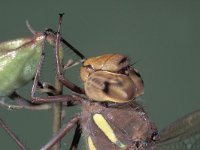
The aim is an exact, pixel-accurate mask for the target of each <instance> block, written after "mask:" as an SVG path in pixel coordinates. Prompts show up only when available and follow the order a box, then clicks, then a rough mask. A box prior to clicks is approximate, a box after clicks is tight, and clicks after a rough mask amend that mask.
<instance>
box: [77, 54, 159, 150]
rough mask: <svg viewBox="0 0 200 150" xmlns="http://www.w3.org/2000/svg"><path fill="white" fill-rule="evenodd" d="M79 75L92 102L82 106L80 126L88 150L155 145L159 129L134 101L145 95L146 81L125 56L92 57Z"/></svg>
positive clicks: (85, 63) (139, 147) (136, 147)
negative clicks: (144, 82) (144, 81)
mask: <svg viewBox="0 0 200 150" xmlns="http://www.w3.org/2000/svg"><path fill="white" fill-rule="evenodd" d="M80 75H81V79H82V81H83V82H84V89H85V92H86V95H87V96H88V97H89V98H90V99H91V100H92V101H93V102H91V101H84V102H83V103H82V110H83V111H82V116H81V118H82V119H81V120H82V121H81V123H82V128H83V131H84V135H85V136H86V143H87V145H88V149H89V150H95V149H96V150H101V149H102V150H103V149H116V150H117V149H146V148H148V147H151V146H152V145H153V144H155V138H154V135H156V134H155V133H157V130H156V127H155V125H154V124H153V123H152V122H151V120H150V119H149V117H148V115H147V113H146V112H145V110H144V109H143V107H142V106H141V105H139V104H137V103H136V102H135V101H134V99H135V98H136V97H138V96H140V95H142V94H143V91H144V86H143V81H142V79H141V77H140V75H139V73H138V72H137V71H136V69H135V68H133V67H132V66H130V64H129V61H128V59H127V57H126V56H124V55H122V54H105V55H102V56H98V57H93V58H89V59H87V60H86V61H85V62H84V63H83V66H82V67H81V71H80ZM95 101H96V102H95ZM113 102H115V103H113ZM102 145H104V146H102Z"/></svg>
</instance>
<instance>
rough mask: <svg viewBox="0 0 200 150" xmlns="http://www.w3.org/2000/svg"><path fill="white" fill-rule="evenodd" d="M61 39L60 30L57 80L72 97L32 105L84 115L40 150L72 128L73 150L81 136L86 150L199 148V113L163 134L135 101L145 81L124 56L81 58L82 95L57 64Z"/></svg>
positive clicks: (35, 99)
mask: <svg viewBox="0 0 200 150" xmlns="http://www.w3.org/2000/svg"><path fill="white" fill-rule="evenodd" d="M61 17H62V16H61ZM61 17H60V22H61ZM49 31H50V30H49ZM52 32H53V31H52ZM59 33H60V24H59V28H58V32H56V33H55V34H57V39H56V43H57V44H56V59H57V61H56V62H57V63H56V67H57V78H58V79H59V81H60V82H61V83H62V84H63V85H64V86H66V87H67V88H69V89H71V90H72V91H73V92H74V93H73V94H69V95H59V96H54V97H53V98H51V97H48V96H47V97H36V96H34V95H32V102H33V103H38V104H42V103H46V102H48V103H50V102H58V101H59V102H60V101H63V103H66V105H69V106H71V105H79V106H80V107H81V108H82V113H81V114H80V115H76V116H75V117H73V118H71V120H70V121H69V122H68V123H66V124H65V125H63V127H62V128H61V129H60V130H59V131H58V133H57V134H56V135H55V136H54V137H52V138H51V139H50V140H49V142H47V144H45V145H44V146H43V147H42V148H41V149H42V150H47V149H50V148H51V147H52V146H53V145H54V144H55V143H57V142H58V141H60V140H61V139H62V137H63V136H65V135H66V134H67V133H68V132H69V131H70V130H71V129H72V128H74V127H76V130H75V134H74V137H73V140H72V144H71V147H70V149H77V148H78V143H79V140H80V137H81V133H82V132H83V133H84V138H85V143H86V149H88V150H101V149H102V150H104V149H109V150H146V149H147V150H148V149H149V150H151V149H156V150H159V149H174V150H178V149H181V150H184V149H190V150H196V149H199V148H200V110H197V111H195V112H193V113H191V114H188V115H186V116H184V117H183V118H180V119H179V120H177V121H176V122H174V123H172V124H171V125H169V127H167V128H165V129H163V130H162V131H160V132H159V131H158V130H157V128H156V125H155V124H154V123H153V121H152V120H151V119H150V118H149V116H148V114H147V112H146V111H145V110H144V108H143V106H142V104H140V103H139V102H138V101H137V97H139V96H140V95H142V94H143V92H144V84H143V80H142V77H141V75H140V74H139V72H138V71H137V70H136V69H135V68H134V67H133V66H132V65H130V61H129V60H128V58H127V57H126V56H125V55H123V54H104V55H101V56H97V57H92V58H87V59H86V58H85V56H84V55H83V54H81V53H80V52H79V54H80V55H79V56H80V57H81V59H82V61H81V62H82V65H81V68H80V78H81V80H82V81H83V85H84V89H82V88H80V87H79V86H77V85H75V84H73V83H72V82H70V81H69V80H68V79H67V78H66V76H64V74H63V72H62V71H61V70H62V68H60V67H61V65H60V62H61V61H60V60H59V58H60V54H59V43H60V42H63V43H68V42H67V41H65V40H64V38H62V37H61V35H60V34H59ZM68 44H69V43H68ZM70 47H71V48H72V49H75V48H74V47H73V46H71V45H70ZM75 50H76V51H78V50H77V49H75ZM71 65H72V64H69V65H68V66H67V65H66V66H65V67H66V68H68V67H70V66H71ZM40 70H41V66H40V67H38V68H37V71H36V74H35V80H34V84H37V83H38V79H39V78H38V77H39V74H40ZM35 90H36V86H33V89H32V91H35Z"/></svg>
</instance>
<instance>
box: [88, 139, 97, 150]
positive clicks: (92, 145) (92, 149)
mask: <svg viewBox="0 0 200 150" xmlns="http://www.w3.org/2000/svg"><path fill="white" fill-rule="evenodd" d="M88 147H89V150H96V147H95V146H94V143H93V142H92V139H91V137H90V136H89V137H88Z"/></svg>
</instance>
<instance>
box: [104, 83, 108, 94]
mask: <svg viewBox="0 0 200 150" xmlns="http://www.w3.org/2000/svg"><path fill="white" fill-rule="evenodd" d="M103 92H104V93H106V94H107V93H108V92H109V83H108V82H107V81H105V82H104V89H103Z"/></svg>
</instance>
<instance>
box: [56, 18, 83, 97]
mask: <svg viewBox="0 0 200 150" xmlns="http://www.w3.org/2000/svg"><path fill="white" fill-rule="evenodd" d="M62 17H63V14H60V18H59V26H58V32H57V34H56V66H57V67H56V75H57V78H58V80H59V81H60V82H61V83H62V84H63V85H65V86H66V87H67V88H69V89H70V90H72V91H74V92H76V93H79V94H84V93H85V92H84V90H83V89H82V88H80V87H78V86H77V85H75V84H74V83H72V82H71V81H69V80H68V79H66V78H64V76H63V74H62V71H61V66H62V65H61V60H60V53H59V46H60V40H61V36H60V30H61V23H62ZM67 46H69V48H71V49H74V48H73V46H71V45H67Z"/></svg>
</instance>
